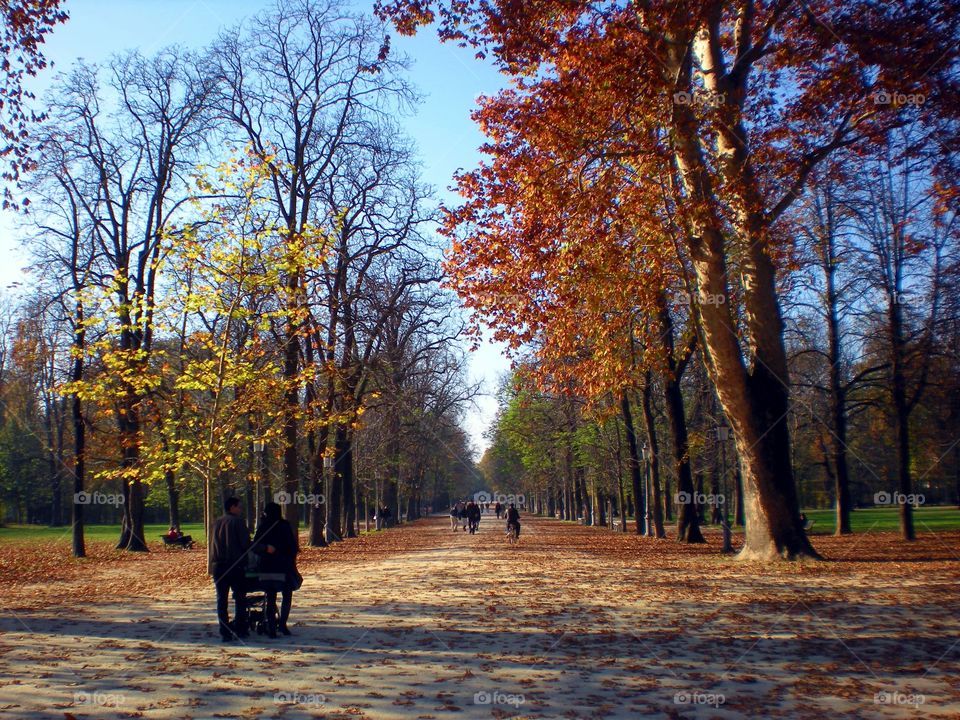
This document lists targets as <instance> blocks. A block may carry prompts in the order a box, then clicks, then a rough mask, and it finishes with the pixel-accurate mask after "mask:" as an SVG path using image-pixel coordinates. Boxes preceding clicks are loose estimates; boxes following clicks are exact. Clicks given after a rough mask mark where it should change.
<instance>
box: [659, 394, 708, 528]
mask: <svg viewBox="0 0 960 720" xmlns="http://www.w3.org/2000/svg"><path fill="white" fill-rule="evenodd" d="M663 394H664V406H665V408H666V411H667V422H668V424H669V425H670V435H671V437H672V439H673V467H674V472H675V473H676V475H677V500H678V502H677V505H678V510H677V540H678V541H680V542H686V543H691V544H693V543H703V542H706V540H704V538H703V533H702V532H701V531H700V517H699V515H698V513H697V506H696V493H695V491H694V487H693V475H692V474H691V470H690V443H689V439H688V437H687V420H686V415H685V411H684V408H683V393H682V392H681V390H680V383H679V382H677V381H676V380H673V379H671V378H664V383H663Z"/></svg>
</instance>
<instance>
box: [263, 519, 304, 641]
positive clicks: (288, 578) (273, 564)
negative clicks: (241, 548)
mask: <svg viewBox="0 0 960 720" xmlns="http://www.w3.org/2000/svg"><path fill="white" fill-rule="evenodd" d="M253 551H254V552H255V553H257V555H259V556H260V572H261V573H264V574H266V573H276V574H283V576H284V580H283V582H282V583H277V584H272V583H271V584H269V585H268V586H267V587H268V588H269V589H267V590H265V594H266V596H267V635H268V636H269V637H271V638H275V637H276V636H277V589H279V590H280V594H281V602H280V612H279V616H280V617H279V626H280V627H279V630H280V632H281V633H283V634H284V635H289V634H290V631H289V630H288V629H287V619H288V618H289V617H290V608H291V606H292V605H293V590H294V586H295V585H298V582H297V579H298V578H299V573H298V572H297V565H296V557H297V551H298V548H297V538H296V536H295V535H294V533H293V528H292V527H290V523H288V522H287V521H286V520H284V519H283V517H282V516H281V514H280V506H279V505H278V504H277V503H273V502H272V503H267V504H266V505H265V506H264V508H263V515H261V516H260V522H259V524H258V525H257V533H256V535H254V538H253Z"/></svg>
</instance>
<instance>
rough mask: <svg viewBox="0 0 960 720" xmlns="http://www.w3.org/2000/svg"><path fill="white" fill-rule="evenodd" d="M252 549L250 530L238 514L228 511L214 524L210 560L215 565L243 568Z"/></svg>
mask: <svg viewBox="0 0 960 720" xmlns="http://www.w3.org/2000/svg"><path fill="white" fill-rule="evenodd" d="M249 549H250V531H249V530H247V523H246V522H245V521H244V519H243V518H242V517H239V516H238V515H231V514H230V513H227V514H226V515H224V516H223V517H221V518H218V519H217V521H216V522H215V523H214V524H213V544H212V546H211V548H210V560H211V561H212V562H213V564H214V565H220V566H227V567H236V568H243V567H246V564H247V551H248V550H249Z"/></svg>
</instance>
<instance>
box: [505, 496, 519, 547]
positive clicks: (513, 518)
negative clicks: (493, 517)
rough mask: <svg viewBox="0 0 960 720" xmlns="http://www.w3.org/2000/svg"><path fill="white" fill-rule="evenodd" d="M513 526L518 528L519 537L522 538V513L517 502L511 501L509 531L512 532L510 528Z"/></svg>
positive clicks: (508, 521)
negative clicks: (518, 509)
mask: <svg viewBox="0 0 960 720" xmlns="http://www.w3.org/2000/svg"><path fill="white" fill-rule="evenodd" d="M511 527H513V528H515V529H516V533H517V538H518V539H519V538H520V513H519V512H518V511H517V506H516V504H515V503H510V507H509V508H507V532H510V528H511Z"/></svg>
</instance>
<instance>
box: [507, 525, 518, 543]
mask: <svg viewBox="0 0 960 720" xmlns="http://www.w3.org/2000/svg"><path fill="white" fill-rule="evenodd" d="M518 530H519V528H518V527H517V525H516V523H510V524H509V525H507V542H508V543H510V544H511V545H516V544H517V543H518V542H520V533H519V532H518Z"/></svg>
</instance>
